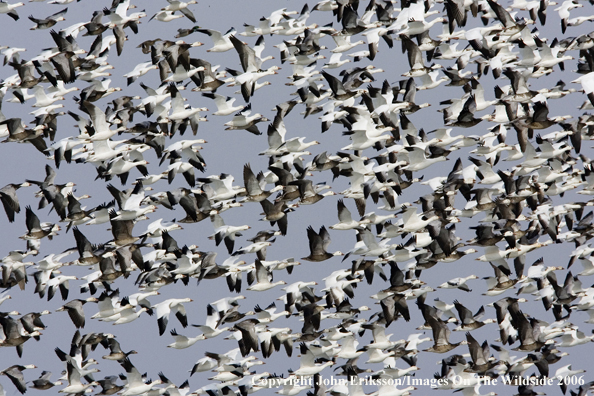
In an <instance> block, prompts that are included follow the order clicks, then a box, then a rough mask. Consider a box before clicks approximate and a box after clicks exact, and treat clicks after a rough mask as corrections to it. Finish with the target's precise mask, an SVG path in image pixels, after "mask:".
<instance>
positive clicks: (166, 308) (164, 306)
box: [152, 298, 193, 335]
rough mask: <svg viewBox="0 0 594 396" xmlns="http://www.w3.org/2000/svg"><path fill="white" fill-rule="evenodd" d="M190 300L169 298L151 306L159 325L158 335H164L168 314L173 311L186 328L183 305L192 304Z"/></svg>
mask: <svg viewBox="0 0 594 396" xmlns="http://www.w3.org/2000/svg"><path fill="white" fill-rule="evenodd" d="M192 301H193V300H192V299H191V298H170V299H168V300H165V301H162V302H160V303H158V304H155V305H153V306H152V309H155V310H156V312H157V324H158V325H159V335H163V333H165V329H166V328H167V323H168V322H169V314H170V313H171V312H172V311H173V312H174V313H175V316H176V317H177V319H178V320H179V322H180V323H181V324H182V326H183V327H187V326H188V318H187V316H186V309H185V307H184V305H183V303H187V302H192Z"/></svg>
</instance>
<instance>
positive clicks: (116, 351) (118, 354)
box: [103, 338, 138, 361]
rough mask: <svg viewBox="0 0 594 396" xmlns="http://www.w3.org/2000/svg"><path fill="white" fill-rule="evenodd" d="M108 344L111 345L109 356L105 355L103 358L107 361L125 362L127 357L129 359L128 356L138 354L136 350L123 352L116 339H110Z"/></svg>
mask: <svg viewBox="0 0 594 396" xmlns="http://www.w3.org/2000/svg"><path fill="white" fill-rule="evenodd" d="M107 343H108V344H109V351H110V353H109V355H105V356H103V359H106V360H117V361H120V360H124V359H125V358H126V357H128V355H133V354H136V353H138V352H136V351H135V350H131V351H129V352H124V351H122V348H120V343H119V342H118V341H117V340H116V339H115V338H109V339H108V340H107Z"/></svg>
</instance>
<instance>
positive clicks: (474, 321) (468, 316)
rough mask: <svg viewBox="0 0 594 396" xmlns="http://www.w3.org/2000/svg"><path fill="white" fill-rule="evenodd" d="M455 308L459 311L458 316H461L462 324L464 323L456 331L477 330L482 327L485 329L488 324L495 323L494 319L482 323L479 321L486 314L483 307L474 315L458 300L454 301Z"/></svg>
mask: <svg viewBox="0 0 594 396" xmlns="http://www.w3.org/2000/svg"><path fill="white" fill-rule="evenodd" d="M454 307H455V308H456V311H458V316H460V322H462V324H461V325H460V326H459V327H457V328H456V329H454V330H455V331H464V330H475V329H478V328H480V327H483V326H484V325H485V324H487V323H494V322H495V321H494V320H492V319H487V320H485V321H482V322H481V321H480V320H478V319H479V318H480V317H481V316H482V315H484V313H485V308H484V307H483V306H481V307H480V308H479V310H478V311H477V313H476V314H474V315H473V314H472V311H470V309H468V308H466V307H465V306H464V305H462V304H460V302H458V300H454Z"/></svg>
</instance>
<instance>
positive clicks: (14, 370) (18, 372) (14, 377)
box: [0, 364, 37, 394]
mask: <svg viewBox="0 0 594 396" xmlns="http://www.w3.org/2000/svg"><path fill="white" fill-rule="evenodd" d="M34 368H37V366H35V365H33V364H26V365H19V364H15V365H14V366H10V367H9V368H7V369H5V370H2V371H0V375H5V376H7V377H8V378H9V379H10V381H12V383H13V384H14V386H16V388H17V390H18V391H19V392H21V393H22V394H24V393H25V392H27V385H26V384H25V377H24V376H23V370H26V369H34Z"/></svg>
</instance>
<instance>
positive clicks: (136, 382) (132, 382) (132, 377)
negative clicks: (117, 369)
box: [120, 358, 163, 396]
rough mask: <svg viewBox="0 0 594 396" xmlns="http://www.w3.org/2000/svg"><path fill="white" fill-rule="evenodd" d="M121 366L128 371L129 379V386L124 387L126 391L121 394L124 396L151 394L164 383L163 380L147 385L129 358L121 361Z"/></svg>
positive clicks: (127, 376) (127, 377)
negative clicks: (157, 386)
mask: <svg viewBox="0 0 594 396" xmlns="http://www.w3.org/2000/svg"><path fill="white" fill-rule="evenodd" d="M120 364H121V365H122V367H123V368H124V370H126V379H127V384H126V386H125V387H124V391H123V392H122V393H121V395H122V396H133V395H140V394H142V393H145V392H149V391H150V390H152V389H153V388H154V387H155V385H159V384H162V383H163V381H162V380H161V379H158V380H155V381H152V382H149V383H145V382H144V380H143V378H142V375H141V374H140V372H139V371H138V369H137V368H136V367H134V365H133V364H132V362H130V359H128V358H126V359H124V360H123V361H121V362H120Z"/></svg>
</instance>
